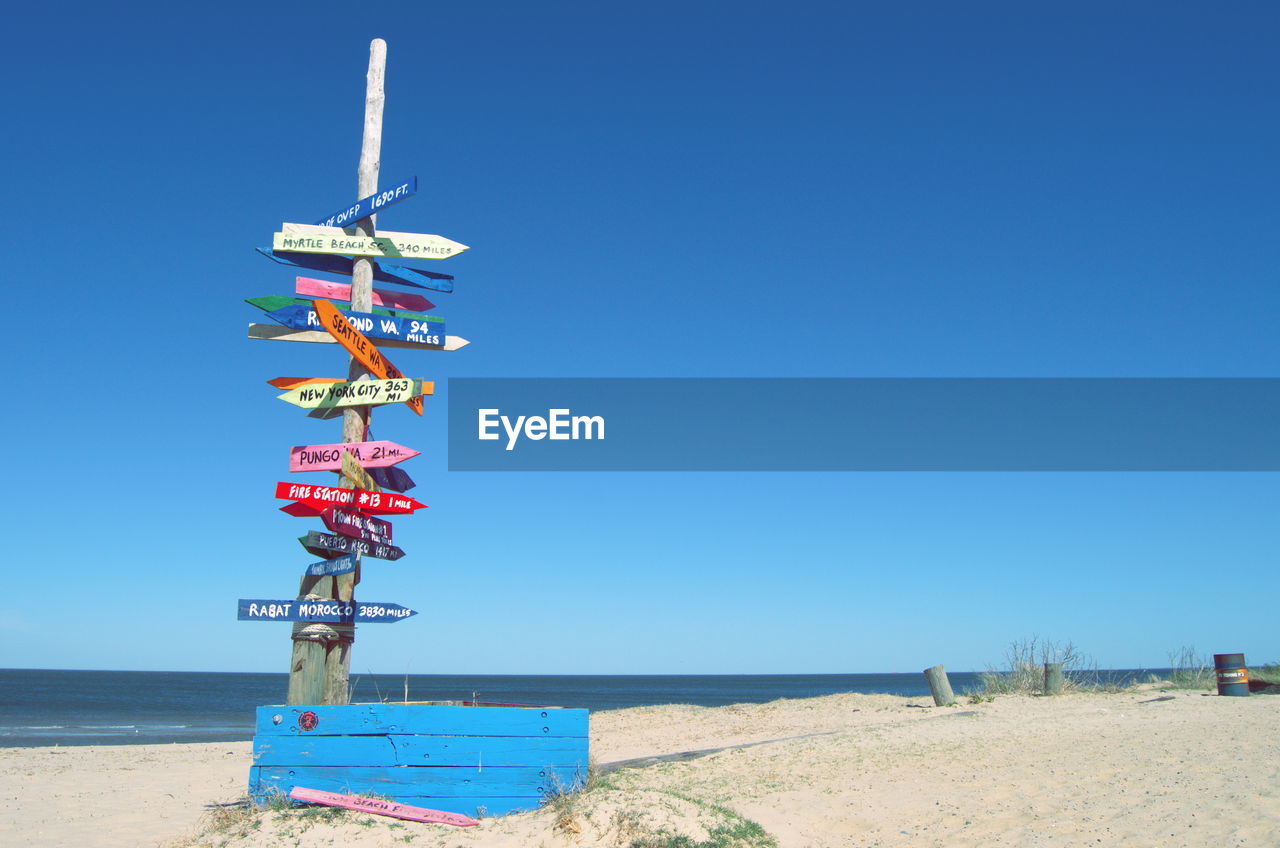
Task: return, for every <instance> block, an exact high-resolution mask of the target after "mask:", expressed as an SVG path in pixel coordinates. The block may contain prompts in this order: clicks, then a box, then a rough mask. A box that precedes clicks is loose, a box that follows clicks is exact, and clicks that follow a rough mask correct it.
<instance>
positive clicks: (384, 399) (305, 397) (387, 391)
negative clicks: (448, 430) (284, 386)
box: [276, 378, 435, 409]
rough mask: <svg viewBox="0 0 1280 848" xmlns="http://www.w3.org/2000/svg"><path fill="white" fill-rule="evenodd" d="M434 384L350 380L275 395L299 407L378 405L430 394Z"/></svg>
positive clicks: (401, 379) (298, 388)
mask: <svg viewBox="0 0 1280 848" xmlns="http://www.w3.org/2000/svg"><path fill="white" fill-rule="evenodd" d="M434 392H435V383H433V382H431V381H423V380H410V379H407V378H399V379H395V380H352V381H350V382H342V383H316V384H313V385H309V386H298V387H297V388H296V389H290V390H289V391H287V392H284V393H283V394H279V395H276V397H278V398H279V399H280V400H282V401H284V402H285V403H291V404H293V405H294V406H300V407H302V408H303V409H319V408H326V409H333V408H336V407H349V406H381V405H383V404H388V403H404V402H405V401H406V400H409V399H411V398H417V397H418V396H419V395H423V394H428V395H429V394H433V393H434Z"/></svg>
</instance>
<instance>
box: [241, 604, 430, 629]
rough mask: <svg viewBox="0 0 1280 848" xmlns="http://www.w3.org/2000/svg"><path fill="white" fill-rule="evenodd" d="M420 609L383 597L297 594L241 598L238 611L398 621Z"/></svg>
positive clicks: (261, 617)
mask: <svg viewBox="0 0 1280 848" xmlns="http://www.w3.org/2000/svg"><path fill="white" fill-rule="evenodd" d="M417 614H418V611H417V610H411V609H409V608H408V607H402V606H400V605H399V604H391V603H386V602H381V601H349V602H344V601H307V600H299V599H296V598H292V599H284V600H272V599H270V598H241V599H240V605H239V607H238V609H237V611H236V618H237V619H238V620H239V621H314V622H328V623H331V624H340V623H341V624H350V623H351V622H355V623H357V624H378V623H384V624H385V623H395V622H397V621H402V620H404V619H406V618H408V617H409V616H412V615H417Z"/></svg>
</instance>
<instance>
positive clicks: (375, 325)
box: [267, 302, 444, 345]
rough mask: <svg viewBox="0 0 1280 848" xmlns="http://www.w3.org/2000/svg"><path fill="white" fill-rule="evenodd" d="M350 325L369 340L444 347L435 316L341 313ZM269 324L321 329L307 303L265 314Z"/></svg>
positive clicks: (439, 321) (441, 324)
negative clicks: (270, 321) (401, 341)
mask: <svg viewBox="0 0 1280 848" xmlns="http://www.w3.org/2000/svg"><path fill="white" fill-rule="evenodd" d="M341 311H342V314H343V315H345V316H346V318H347V320H348V321H350V322H351V324H352V326H353V327H355V328H356V329H357V330H359V331H360V332H362V333H364V334H365V335H366V336H368V337H369V338H371V339H403V340H405V341H409V342H418V343H419V344H434V345H438V344H444V319H443V318H438V317H436V316H435V315H418V316H416V317H413V318H405V317H400V316H394V317H393V316H389V315H378V314H377V313H375V312H351V311H348V310H341ZM267 317H268V318H270V319H271V320H272V321H275V322H277V323H279V324H283V325H284V326H286V327H289V328H290V329H294V330H320V329H323V327H322V326H321V324H320V317H319V316H318V315H317V314H316V310H315V308H314V307H312V306H311V304H310V303H309V302H308V303H306V305H302V304H295V305H291V306H284V307H281V308H280V309H273V310H272V311H270V312H268V313H267Z"/></svg>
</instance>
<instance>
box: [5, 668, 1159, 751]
mask: <svg viewBox="0 0 1280 848" xmlns="http://www.w3.org/2000/svg"><path fill="white" fill-rule="evenodd" d="M1152 671H1155V672H1157V673H1159V672H1161V671H1162V670H1161V669H1153V670H1152ZM1147 673H1148V672H1147V671H1138V670H1123V671H1118V672H1104V674H1106V675H1107V679H1108V680H1113V681H1117V680H1118V681H1123V680H1127V679H1130V678H1132V677H1139V676H1140V677H1142V678H1144V679H1145V676H1146V674H1147ZM948 674H949V677H950V678H951V685H952V688H954V689H955V691H956V692H957V693H960V692H964V691H967V690H969V689H973V688H977V685H978V676H977V674H976V673H972V672H949V673H948ZM352 682H353V684H354V686H355V689H354V695H353V697H352V700H353V701H357V702H362V701H364V702H367V701H373V702H377V701H401V700H404V697H405V685H406V682H407V684H408V687H409V700H411V701H463V700H478V701H497V702H502V703H514V704H539V705H551V706H557V707H585V708H587V709H591V710H610V709H619V708H623V707H638V706H649V705H656V704H696V705H699V706H706V707H716V706H723V705H725V704H738V703H764V702H766V701H773V700H776V699H778V698H812V697H816V696H819V695H831V694H834V693H837V692H863V693H876V692H879V693H887V694H892V695H906V696H910V697H921V696H923V697H926V698H927V697H928V694H929V687H928V684H927V683H926V682H925V679H924V675H923V674H920V673H912V674H728V675H427V674H414V675H409V676H408V677H407V678H406V677H405V676H404V675H368V674H365V675H353V676H352ZM287 689H288V675H286V674H239V673H203V672H170V671H66V670H47V669H0V747H31V746H37V745H130V744H134V745H137V744H152V743H169V742H224V741H237V740H246V739H250V738H252V737H253V718H254V710H255V709H256V708H257V707H258V706H260V705H264V704H282V703H284V700H285V693H286V691H287ZM926 703H932V702H931V701H926Z"/></svg>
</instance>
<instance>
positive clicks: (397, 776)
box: [250, 766, 584, 807]
mask: <svg viewBox="0 0 1280 848" xmlns="http://www.w3.org/2000/svg"><path fill="white" fill-rule="evenodd" d="M254 768H255V769H256V770H257V774H256V775H255V776H252V777H251V778H250V781H251V786H252V784H253V783H256V784H257V789H256V791H255V790H254V789H252V788H251V789H250V792H251V793H253V794H259V793H264V792H266V793H269V792H271V791H273V790H278V791H280V792H281V793H282V794H285V795H288V794H289V790H290V789H292V788H293V787H295V786H305V787H307V788H308V789H323V790H325V791H326V792H345V793H348V794H350V795H364V794H374V795H380V796H383V797H387V798H394V799H396V800H397V801H400V800H401V797H402V795H408V794H410V793H411V794H412V795H413V796H415V797H419V798H472V797H486V796H487V797H494V796H497V797H505V798H535V799H536V798H543V797H546V796H547V795H554V794H556V793H557V792H558V791H565V792H568V791H572V790H574V789H576V788H578V787H579V786H581V785H582V783H583V781H584V777H583V776H582V775H580V774H579V773H578V772H576V771H575V770H573V769H554V768H519V767H513V768H488V767H485V768H483V769H475V768H466V767H462V766H457V767H453V768H450V767H442V768H434V767H427V766H423V767H415V768H405V767H403V766H255V767H254ZM255 778H256V780H255ZM402 803H410V802H402ZM423 806H424V807H430V806H431V805H430V804H423Z"/></svg>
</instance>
